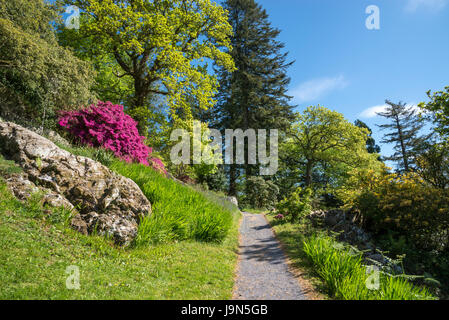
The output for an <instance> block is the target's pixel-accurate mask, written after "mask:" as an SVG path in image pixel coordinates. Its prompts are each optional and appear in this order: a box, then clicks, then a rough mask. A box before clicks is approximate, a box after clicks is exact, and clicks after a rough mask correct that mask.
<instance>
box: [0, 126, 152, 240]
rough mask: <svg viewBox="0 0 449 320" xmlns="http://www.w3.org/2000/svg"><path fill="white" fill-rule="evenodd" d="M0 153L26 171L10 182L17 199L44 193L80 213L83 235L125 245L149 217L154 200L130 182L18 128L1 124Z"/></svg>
mask: <svg viewBox="0 0 449 320" xmlns="http://www.w3.org/2000/svg"><path fill="white" fill-rule="evenodd" d="M0 151H1V153H2V154H3V155H4V156H5V157H6V158H8V159H10V160H14V161H15V162H16V163H17V164H18V165H20V167H21V168H22V169H23V172H24V173H23V174H22V175H19V176H15V177H11V178H9V179H8V181H7V184H8V186H9V187H10V189H11V190H12V191H13V192H14V194H15V195H16V196H17V197H18V198H22V199H23V198H26V197H27V196H29V194H31V193H33V192H34V191H35V190H36V188H37V189H39V190H42V191H44V193H45V196H44V201H45V202H47V203H48V204H50V205H56V206H59V205H64V206H66V207H67V206H68V207H70V208H75V209H76V212H77V215H76V216H75V218H74V219H73V221H72V226H73V227H74V228H75V229H77V230H79V231H81V232H83V233H92V232H97V233H99V234H106V235H108V236H110V237H112V238H113V239H114V240H115V241H116V243H118V244H121V245H126V244H129V243H130V241H131V240H132V239H133V238H134V237H135V236H136V235H137V225H138V222H139V219H141V218H142V217H144V216H146V215H148V214H150V213H151V204H150V202H149V201H148V199H147V198H146V197H145V195H144V194H143V193H142V191H141V190H140V189H139V187H138V186H137V185H136V184H135V183H134V182H133V181H132V180H130V179H127V178H125V177H122V176H120V175H118V174H116V173H115V172H113V171H111V170H109V169H108V168H107V167H105V166H103V165H102V164H100V163H98V162H96V161H94V160H91V159H89V158H85V157H80V156H75V155H73V154H71V153H69V152H67V151H65V150H62V149H60V148H59V147H57V146H56V145H55V144H54V143H53V142H51V141H50V140H48V139H46V138H44V137H42V136H40V135H38V134H36V133H35V132H32V131H30V130H28V129H25V128H23V127H21V126H19V125H16V124H13V123H10V122H1V121H0Z"/></svg>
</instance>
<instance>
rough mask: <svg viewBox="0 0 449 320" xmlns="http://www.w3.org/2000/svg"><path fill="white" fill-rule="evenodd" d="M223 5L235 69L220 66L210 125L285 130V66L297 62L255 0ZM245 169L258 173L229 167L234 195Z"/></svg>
mask: <svg viewBox="0 0 449 320" xmlns="http://www.w3.org/2000/svg"><path fill="white" fill-rule="evenodd" d="M223 6H224V8H225V9H227V10H228V11H229V22H230V24H231V25H232V27H233V30H234V35H233V37H232V39H231V43H232V47H233V49H232V51H231V55H232V57H233V59H234V61H235V64H236V67H237V71H235V72H233V73H230V72H228V71H226V70H225V69H221V70H217V73H218V75H219V81H220V90H219V91H220V93H219V95H218V105H217V108H216V109H215V110H214V112H213V114H212V116H213V119H214V121H212V123H213V124H214V125H215V126H216V127H217V128H221V129H243V130H246V129H249V128H251V129H267V130H268V129H278V130H285V129H286V128H288V127H289V125H290V122H291V121H292V120H293V113H292V108H293V107H292V106H291V105H290V104H289V101H290V99H291V97H290V96H288V94H287V91H288V85H289V83H290V78H289V77H288V76H287V69H288V67H289V66H290V65H291V64H292V63H293V62H287V53H285V52H282V51H283V48H284V44H283V43H281V42H279V41H277V40H276V38H277V37H278V35H279V33H280V30H278V29H276V28H273V27H272V26H271V24H270V22H269V18H268V14H267V13H266V11H265V10H264V9H262V7H261V6H260V5H258V4H257V3H256V2H255V1H254V0H226V1H225V2H224V3H223ZM246 150H247V149H246ZM242 172H245V174H246V176H251V175H257V169H256V168H255V167H254V166H250V165H244V166H238V165H231V166H229V168H228V174H229V179H230V184H229V185H230V188H229V189H230V190H229V193H230V194H236V180H237V179H238V177H239V175H240V174H241V173H242Z"/></svg>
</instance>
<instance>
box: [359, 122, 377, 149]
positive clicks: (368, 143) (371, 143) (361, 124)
mask: <svg viewBox="0 0 449 320" xmlns="http://www.w3.org/2000/svg"><path fill="white" fill-rule="evenodd" d="M354 124H355V125H356V126H357V127H359V128H364V129H367V130H368V132H369V135H368V139H367V140H366V150H368V152H369V153H380V147H379V146H378V145H377V144H376V140H374V138H373V130H371V128H370V127H368V125H367V124H366V123H365V122H363V121H361V120H356V121H355V122H354Z"/></svg>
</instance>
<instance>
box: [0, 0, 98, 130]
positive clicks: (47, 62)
mask: <svg viewBox="0 0 449 320" xmlns="http://www.w3.org/2000/svg"><path fill="white" fill-rule="evenodd" d="M0 12H1V13H0V43H1V45H0V56H1V59H0V93H1V94H0V97H1V98H0V99H1V103H2V104H3V107H2V109H1V113H2V116H4V117H6V118H26V119H29V120H30V119H33V120H42V121H45V119H48V118H51V117H52V116H54V115H55V112H56V111H57V110H61V109H66V108H69V107H78V106H79V105H82V104H85V103H87V102H88V101H89V99H93V98H94V96H93V95H92V94H91V92H90V87H91V85H92V82H93V74H94V72H93V70H92V68H91V67H90V66H89V64H88V63H86V62H84V61H81V60H80V59H78V58H76V57H75V56H74V55H73V54H72V52H71V51H70V50H68V49H65V48H62V47H61V46H59V45H58V43H57V41H56V37H55V34H54V30H53V27H52V22H53V21H55V20H56V19H57V11H56V10H55V8H54V7H53V6H51V5H50V4H48V3H47V2H45V1H43V0H17V1H6V0H1V1H0Z"/></svg>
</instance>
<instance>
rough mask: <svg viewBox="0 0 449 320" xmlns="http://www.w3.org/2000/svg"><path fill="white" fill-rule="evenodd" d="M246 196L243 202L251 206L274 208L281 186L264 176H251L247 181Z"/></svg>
mask: <svg viewBox="0 0 449 320" xmlns="http://www.w3.org/2000/svg"><path fill="white" fill-rule="evenodd" d="M245 187H246V196H245V198H244V199H242V200H243V201H241V202H242V204H243V205H246V206H249V207H251V208H259V209H260V208H265V209H268V208H272V207H274V206H275V205H276V203H277V196H278V194H279V187H278V186H276V185H275V184H274V183H273V182H271V181H266V180H265V179H263V178H262V177H249V178H248V179H247V181H246V186H245Z"/></svg>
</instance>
